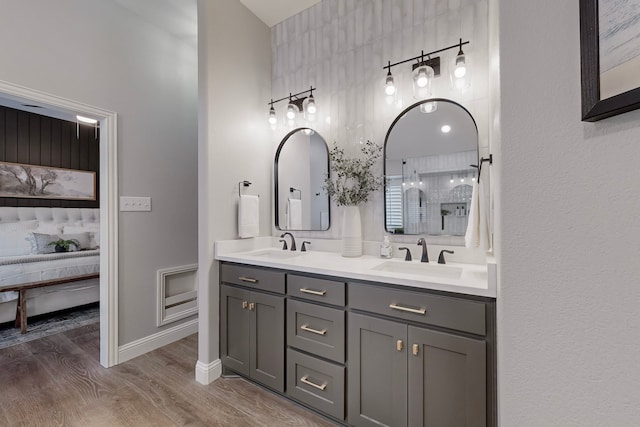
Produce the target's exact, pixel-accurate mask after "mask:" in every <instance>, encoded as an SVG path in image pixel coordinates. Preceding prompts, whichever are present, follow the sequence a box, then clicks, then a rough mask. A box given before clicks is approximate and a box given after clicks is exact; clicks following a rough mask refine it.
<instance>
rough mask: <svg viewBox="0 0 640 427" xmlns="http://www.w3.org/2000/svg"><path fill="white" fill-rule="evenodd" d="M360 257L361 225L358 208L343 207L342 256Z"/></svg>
mask: <svg viewBox="0 0 640 427" xmlns="http://www.w3.org/2000/svg"><path fill="white" fill-rule="evenodd" d="M361 255H362V223H361V221H360V207H359V206H344V207H343V211H342V256H344V257H358V256H361Z"/></svg>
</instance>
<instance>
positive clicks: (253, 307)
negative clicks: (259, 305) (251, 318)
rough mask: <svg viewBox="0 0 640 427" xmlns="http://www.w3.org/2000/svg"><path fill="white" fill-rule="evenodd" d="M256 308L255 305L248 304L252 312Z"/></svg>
mask: <svg viewBox="0 0 640 427" xmlns="http://www.w3.org/2000/svg"><path fill="white" fill-rule="evenodd" d="M255 308H256V305H255V303H252V302H250V303H249V310H251V311H253V310H254V309H255Z"/></svg>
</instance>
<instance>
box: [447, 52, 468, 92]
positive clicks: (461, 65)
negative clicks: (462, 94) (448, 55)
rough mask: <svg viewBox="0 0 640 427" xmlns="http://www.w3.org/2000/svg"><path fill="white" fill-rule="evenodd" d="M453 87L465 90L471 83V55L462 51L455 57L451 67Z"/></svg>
mask: <svg viewBox="0 0 640 427" xmlns="http://www.w3.org/2000/svg"><path fill="white" fill-rule="evenodd" d="M449 74H450V78H451V87H452V88H453V89H457V90H461V91H464V90H466V89H468V88H469V86H470V84H471V69H470V67H469V57H468V56H467V55H465V54H464V52H462V49H461V50H460V51H459V52H458V55H456V57H455V58H454V59H453V61H452V64H451V69H450V73H449Z"/></svg>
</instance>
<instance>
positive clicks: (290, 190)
mask: <svg viewBox="0 0 640 427" xmlns="http://www.w3.org/2000/svg"><path fill="white" fill-rule="evenodd" d="M294 191H297V192H298V193H300V198H299V200H302V190H298V189H297V188H293V187H289V193H293V192H294Z"/></svg>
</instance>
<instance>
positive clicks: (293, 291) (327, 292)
mask: <svg viewBox="0 0 640 427" xmlns="http://www.w3.org/2000/svg"><path fill="white" fill-rule="evenodd" d="M345 288H346V286H345V284H344V282H335V281H333V280H325V279H316V278H313V277H305V276H296V275H294V274H288V275H287V295H291V296H294V297H298V298H304V299H307V300H309V301H318V302H323V303H326V304H332V305H339V306H341V307H344V304H345V300H344V295H345Z"/></svg>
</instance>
